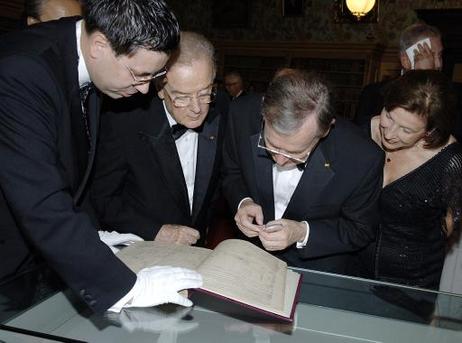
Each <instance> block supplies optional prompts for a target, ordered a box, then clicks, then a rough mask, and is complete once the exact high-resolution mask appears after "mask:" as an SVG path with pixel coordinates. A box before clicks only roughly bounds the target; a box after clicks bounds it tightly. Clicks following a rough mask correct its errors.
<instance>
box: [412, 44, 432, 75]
mask: <svg viewBox="0 0 462 343" xmlns="http://www.w3.org/2000/svg"><path fill="white" fill-rule="evenodd" d="M417 47H418V49H415V50H414V69H421V70H429V69H435V68H436V66H435V56H434V55H433V51H432V50H431V49H430V47H429V46H428V44H427V43H424V44H418V45H417Z"/></svg>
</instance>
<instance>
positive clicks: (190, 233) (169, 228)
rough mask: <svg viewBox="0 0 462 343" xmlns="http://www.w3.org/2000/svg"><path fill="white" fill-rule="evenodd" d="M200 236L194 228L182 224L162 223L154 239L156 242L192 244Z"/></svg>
mask: <svg viewBox="0 0 462 343" xmlns="http://www.w3.org/2000/svg"><path fill="white" fill-rule="evenodd" d="M199 238H200V233H199V231H197V230H196V229H193V228H191V227H188V226H183V225H174V224H164V225H162V227H161V228H160V230H159V232H158V233H157V235H156V238H155V239H154V240H155V241H156V242H162V243H175V244H182V245H193V244H195V243H196V242H197V240H198V239H199Z"/></svg>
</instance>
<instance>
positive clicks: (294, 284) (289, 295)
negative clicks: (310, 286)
mask: <svg viewBox="0 0 462 343" xmlns="http://www.w3.org/2000/svg"><path fill="white" fill-rule="evenodd" d="M299 279H300V274H299V273H296V272H294V271H293V270H290V269H288V270H287V277H286V280H287V281H286V292H285V297H284V310H283V311H282V313H279V314H280V315H284V316H286V317H289V316H290V312H291V311H292V306H293V304H294V301H295V295H296V294H297V290H298V280H299Z"/></svg>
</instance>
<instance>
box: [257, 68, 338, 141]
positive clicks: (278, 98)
mask: <svg viewBox="0 0 462 343" xmlns="http://www.w3.org/2000/svg"><path fill="white" fill-rule="evenodd" d="M262 113H263V116H264V118H265V120H267V121H268V122H269V123H270V124H271V126H272V127H273V128H274V129H276V130H277V131H279V132H280V133H283V134H290V133H291V132H293V131H294V130H297V129H298V128H300V127H301V126H302V124H303V122H304V121H305V119H306V118H307V117H308V116H309V115H312V114H316V115H317V120H318V125H319V128H320V131H321V133H324V132H326V131H327V130H328V129H329V127H330V124H331V122H332V119H333V118H334V111H333V105H332V96H331V88H330V87H329V86H328V84H327V82H326V80H325V79H324V78H322V77H321V76H320V75H319V74H317V73H314V72H306V71H303V70H299V69H293V70H291V72H290V73H283V74H282V75H280V76H276V77H275V78H274V79H273V80H272V81H271V83H270V84H269V86H268V89H267V91H266V93H265V97H264V100H263V105H262Z"/></svg>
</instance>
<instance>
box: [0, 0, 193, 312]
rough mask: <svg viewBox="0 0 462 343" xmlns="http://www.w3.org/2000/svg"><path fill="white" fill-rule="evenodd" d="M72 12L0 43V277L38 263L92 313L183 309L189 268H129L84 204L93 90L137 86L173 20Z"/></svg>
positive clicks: (128, 8) (142, 13)
mask: <svg viewBox="0 0 462 343" xmlns="http://www.w3.org/2000/svg"><path fill="white" fill-rule="evenodd" d="M83 10H84V11H83V13H84V20H80V18H75V17H74V18H66V19H62V20H60V21H54V22H49V23H43V24H37V25H33V26H31V28H30V29H27V30H25V31H23V32H18V33H13V34H11V35H6V36H3V37H2V39H1V40H0V51H1V53H0V189H1V198H0V223H1V224H0V225H1V230H0V242H1V243H2V249H0V259H1V261H2V264H1V267H0V278H1V279H2V280H5V279H8V278H13V277H15V276H18V274H21V273H26V272H28V271H30V270H31V269H34V268H36V267H37V265H38V264H40V261H41V260H42V261H43V260H44V261H45V262H46V264H47V265H48V266H49V267H51V268H52V269H53V270H54V271H55V272H56V273H57V274H58V275H59V276H60V277H61V278H62V279H63V281H64V282H65V283H66V284H67V285H68V286H70V288H71V289H72V290H73V291H74V292H75V293H77V294H78V295H80V297H81V298H82V300H84V301H85V302H86V304H87V305H88V306H89V307H90V308H91V309H93V310H94V311H96V312H103V311H105V310H107V309H110V310H112V311H120V309H121V308H122V307H129V306H153V305H156V304H159V303H162V302H169V301H171V302H176V303H180V304H184V305H191V302H190V301H189V300H187V299H184V298H182V297H180V296H179V295H178V293H177V290H179V289H184V288H189V287H196V286H197V285H198V284H200V282H201V281H200V275H198V274H197V273H195V272H192V271H187V270H176V269H172V268H165V267H156V268H147V269H145V270H142V271H140V272H139V273H138V274H137V275H136V274H135V273H133V272H132V271H130V270H129V269H128V268H127V267H126V266H125V265H124V264H123V263H121V262H120V261H119V259H118V258H117V257H115V256H114V255H113V253H112V252H111V250H110V249H109V248H108V247H107V246H106V245H105V244H104V243H103V242H102V241H101V240H100V239H99V236H98V232H97V230H96V229H95V225H94V224H93V223H92V221H91V219H90V217H89V215H88V214H87V213H86V211H85V210H86V206H85V201H84V199H85V196H86V193H87V188H88V187H87V184H88V180H89V177H90V174H91V170H92V165H93V160H94V156H95V146H96V138H97V128H98V125H99V107H100V106H99V105H100V99H99V98H100V92H102V93H104V94H106V95H109V96H110V97H112V98H121V97H128V96H130V95H133V94H134V93H137V92H141V93H146V92H147V91H148V89H149V81H150V80H151V79H153V78H154V77H156V75H157V74H158V73H159V71H161V70H162V68H163V67H164V65H165V64H166V62H167V60H168V57H169V53H170V52H171V51H172V50H174V49H175V48H176V47H177V45H178V39H179V27H178V23H177V20H176V18H175V16H174V15H173V13H171V12H170V10H169V9H168V7H167V6H166V4H165V3H164V2H163V1H162V0H148V1H146V0H143V1H141V0H132V1H124V0H110V1H109V0H88V1H86V3H85V6H84V8H83ZM88 84H90V85H91V84H93V85H94V86H95V87H96V88H97V89H98V91H96V90H94V89H93V91H91V90H90V91H88V90H89V89H91V88H92V87H91V86H90V87H87V85H88ZM84 93H85V94H84Z"/></svg>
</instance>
